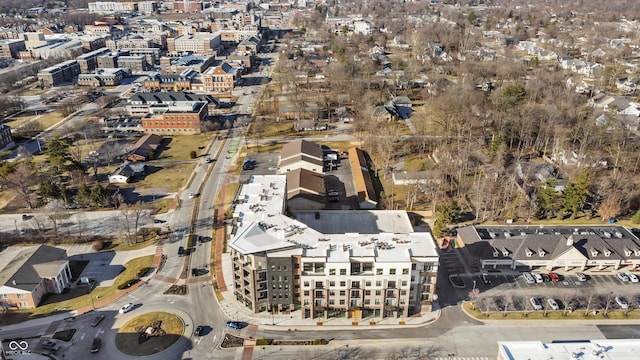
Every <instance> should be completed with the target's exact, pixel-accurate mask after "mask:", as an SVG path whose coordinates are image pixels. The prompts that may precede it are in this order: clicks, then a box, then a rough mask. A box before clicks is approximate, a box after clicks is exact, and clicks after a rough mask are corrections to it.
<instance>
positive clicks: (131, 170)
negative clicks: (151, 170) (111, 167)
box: [109, 161, 147, 184]
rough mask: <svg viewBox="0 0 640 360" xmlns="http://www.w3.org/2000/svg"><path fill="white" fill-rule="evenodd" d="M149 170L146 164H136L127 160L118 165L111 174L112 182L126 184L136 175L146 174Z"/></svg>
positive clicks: (110, 181)
mask: <svg viewBox="0 0 640 360" xmlns="http://www.w3.org/2000/svg"><path fill="white" fill-rule="evenodd" d="M146 170H147V167H146V164H144V163H141V164H134V163H131V162H128V161H127V162H125V163H124V164H122V165H120V166H118V168H117V169H116V170H115V171H114V172H113V173H111V175H109V183H110V184H121V183H122V184H124V183H128V182H130V181H131V180H133V178H135V177H136V176H140V175H144V174H145V172H146Z"/></svg>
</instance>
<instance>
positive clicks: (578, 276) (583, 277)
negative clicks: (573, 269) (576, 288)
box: [576, 273, 587, 281]
mask: <svg viewBox="0 0 640 360" xmlns="http://www.w3.org/2000/svg"><path fill="white" fill-rule="evenodd" d="M576 279H578V281H587V275H585V274H583V273H576Z"/></svg>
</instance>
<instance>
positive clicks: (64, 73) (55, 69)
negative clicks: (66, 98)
mask: <svg viewBox="0 0 640 360" xmlns="http://www.w3.org/2000/svg"><path fill="white" fill-rule="evenodd" d="M78 74H80V65H79V64H78V61H76V60H68V61H65V62H63V63H60V64H57V65H53V66H50V67H48V68H46V69H42V70H40V71H39V72H38V81H39V82H40V84H41V85H42V86H43V87H52V86H59V85H63V84H67V83H73V82H75V80H76V78H77V76H78Z"/></svg>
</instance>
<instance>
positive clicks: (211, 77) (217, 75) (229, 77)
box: [202, 63, 241, 92]
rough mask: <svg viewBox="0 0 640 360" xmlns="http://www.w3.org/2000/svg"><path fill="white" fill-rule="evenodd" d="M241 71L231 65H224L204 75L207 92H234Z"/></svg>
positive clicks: (203, 81)
mask: <svg viewBox="0 0 640 360" xmlns="http://www.w3.org/2000/svg"><path fill="white" fill-rule="evenodd" d="M240 74H241V71H240V70H239V69H238V68H237V67H235V66H232V65H231V64H229V63H222V64H220V65H219V66H214V67H211V68H209V69H207V71H205V72H204V73H202V83H203V87H204V90H205V91H213V92H225V91H231V90H233V89H234V88H235V87H236V86H237V85H238V81H239V79H240Z"/></svg>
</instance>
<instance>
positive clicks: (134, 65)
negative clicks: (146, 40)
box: [118, 55, 149, 73]
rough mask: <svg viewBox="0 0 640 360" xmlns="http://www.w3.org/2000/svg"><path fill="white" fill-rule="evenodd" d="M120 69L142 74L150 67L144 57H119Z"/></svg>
mask: <svg viewBox="0 0 640 360" xmlns="http://www.w3.org/2000/svg"><path fill="white" fill-rule="evenodd" d="M118 67H121V68H124V69H129V71H131V72H132V73H141V72H143V71H146V70H147V68H148V67H149V64H147V58H146V56H143V55H135V56H133V55H130V56H118Z"/></svg>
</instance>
